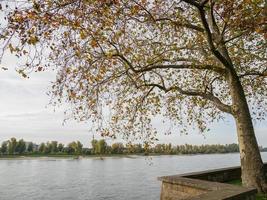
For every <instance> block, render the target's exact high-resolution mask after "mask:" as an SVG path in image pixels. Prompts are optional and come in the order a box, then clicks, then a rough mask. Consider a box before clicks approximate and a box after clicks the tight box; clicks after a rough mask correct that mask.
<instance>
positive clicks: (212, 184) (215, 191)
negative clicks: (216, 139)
mask: <svg viewBox="0 0 267 200" xmlns="http://www.w3.org/2000/svg"><path fill="white" fill-rule="evenodd" d="M264 167H265V171H266V175H267V163H266V164H265V165H264ZM240 177H241V169H240V167H231V168H223V169H217V170H208V171H202V172H196V173H188V174H180V175H174V176H164V177H160V178H159V180H160V181H162V186H161V197H160V199H161V200H183V199H188V200H189V199H190V200H201V199H202V200H255V194H256V192H257V190H256V189H254V188H245V187H240V186H235V185H230V184H226V183H225V182H229V181H232V180H237V179H240Z"/></svg>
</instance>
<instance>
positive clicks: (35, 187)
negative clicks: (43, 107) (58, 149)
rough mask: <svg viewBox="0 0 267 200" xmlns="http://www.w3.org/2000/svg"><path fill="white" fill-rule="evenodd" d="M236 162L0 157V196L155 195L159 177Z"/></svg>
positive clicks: (71, 199) (63, 199) (231, 157)
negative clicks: (13, 158) (0, 158)
mask: <svg viewBox="0 0 267 200" xmlns="http://www.w3.org/2000/svg"><path fill="white" fill-rule="evenodd" d="M262 157H263V160H264V161H267V153H263V154H262ZM236 165H239V155H238V154H221V155H219V154H216V155H193V156H155V157H152V159H151V160H150V159H148V158H145V157H141V156H140V157H139V156H138V157H132V158H105V159H104V160H100V159H96V158H86V159H81V160H72V159H52V158H51V159H48V160H44V159H33V160H0V199H1V200H108V199H114V200H150V199H151V200H156V199H159V195H160V182H159V181H157V177H159V176H164V175H173V174H179V173H186V172H192V171H200V170H207V169H214V168H222V167H230V166H236Z"/></svg>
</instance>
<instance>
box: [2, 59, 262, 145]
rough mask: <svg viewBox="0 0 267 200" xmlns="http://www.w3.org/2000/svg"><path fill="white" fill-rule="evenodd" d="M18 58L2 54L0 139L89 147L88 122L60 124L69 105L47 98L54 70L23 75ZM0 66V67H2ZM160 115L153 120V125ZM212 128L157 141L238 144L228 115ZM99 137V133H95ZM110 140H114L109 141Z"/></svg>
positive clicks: (258, 132)
mask: <svg viewBox="0 0 267 200" xmlns="http://www.w3.org/2000/svg"><path fill="white" fill-rule="evenodd" d="M17 65H19V60H17V59H16V58H15V57H13V56H10V55H8V56H5V59H4V60H2V63H1V67H7V68H8V70H7V71H4V70H1V69H0V142H2V141H5V140H7V139H9V138H11V137H16V138H23V139H24V140H26V141H33V142H35V143H41V142H46V141H53V140H57V141H59V142H62V143H64V144H67V143H69V142H71V141H74V140H80V141H81V142H82V143H83V144H84V146H90V141H91V139H92V134H93V133H92V132H90V122H87V123H79V122H76V121H72V120H69V121H67V122H66V123H65V124H63V122H64V119H65V118H66V116H64V110H65V109H66V108H67V106H68V105H63V106H61V107H56V108H54V107H52V106H51V105H49V100H50V97H49V96H48V95H47V94H46V93H47V92H48V91H49V87H50V86H51V81H53V80H54V79H55V74H54V73H53V72H38V73H32V74H31V75H30V78H29V79H25V78H22V77H21V76H20V75H19V74H18V73H17V72H16V71H15V68H16V66H17ZM1 67H0V68H1ZM161 121H162V118H158V119H155V123H154V124H155V125H156V126H162V125H160V124H161ZM254 125H255V131H256V136H257V138H258V142H259V145H262V146H267V136H266V134H267V123H266V121H265V122H259V123H256V124H254ZM210 128H211V131H210V132H209V133H207V134H205V135H201V134H199V133H197V132H194V131H190V132H192V133H190V134H188V135H181V134H180V132H179V129H177V131H175V132H176V133H175V134H172V135H165V134H163V127H158V129H159V134H158V138H159V142H161V143H169V142H171V143H173V144H185V143H187V144H197V145H201V144H227V143H237V137H236V130H235V124H234V121H233V119H232V118H231V117H226V120H225V121H222V122H219V123H216V124H213V125H211V127H210ZM95 137H96V138H97V139H98V138H100V136H98V135H97V134H95ZM108 141H109V142H115V141H110V140H108Z"/></svg>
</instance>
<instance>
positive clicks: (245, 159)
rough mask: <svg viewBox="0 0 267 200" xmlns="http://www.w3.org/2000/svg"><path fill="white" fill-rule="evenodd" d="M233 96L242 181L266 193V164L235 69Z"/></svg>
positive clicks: (231, 77)
mask: <svg viewBox="0 0 267 200" xmlns="http://www.w3.org/2000/svg"><path fill="white" fill-rule="evenodd" d="M228 83H229V87H230V93H231V97H232V103H233V106H232V109H233V110H232V112H233V116H234V118H235V122H236V127H237V135H238V141H239V151H240V159H241V171H242V183H243V185H244V186H247V187H255V188H257V190H258V192H260V193H266V192H267V184H266V177H265V172H264V165H263V162H262V159H261V155H260V151H259V147H258V143H257V139H256V136H255V132H254V128H253V123H252V119H251V115H250V111H249V107H248V103H247V101H246V97H245V93H244V89H243V87H242V85H241V82H240V80H239V78H238V76H237V74H236V72H235V71H234V70H232V71H231V72H229V74H228Z"/></svg>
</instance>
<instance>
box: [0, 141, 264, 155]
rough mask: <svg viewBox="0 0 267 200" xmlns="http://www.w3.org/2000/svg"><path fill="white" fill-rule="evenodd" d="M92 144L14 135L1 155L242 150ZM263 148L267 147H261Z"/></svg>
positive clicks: (233, 149)
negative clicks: (28, 139) (30, 139)
mask: <svg viewBox="0 0 267 200" xmlns="http://www.w3.org/2000/svg"><path fill="white" fill-rule="evenodd" d="M91 146H92V147H91V148H84V147H83V144H82V143H81V142H80V141H73V142H71V143H69V144H68V145H66V146H65V145H64V144H62V143H58V142H57V141H51V142H46V143H41V144H39V145H37V144H34V143H33V142H26V141H24V140H23V139H20V140H17V139H16V138H11V139H10V140H8V141H4V142H2V144H1V148H0V153H1V155H27V154H28V155H31V154H43V155H60V154H62V155H108V154H212V153H234V152H239V147H238V145H237V144H226V145H220V144H216V145H190V144H185V145H172V144H171V143H170V144H156V145H154V146H152V147H149V148H147V147H146V146H145V145H141V144H126V145H124V144H123V143H120V142H117V143H113V144H111V145H108V144H107V142H106V141H105V140H104V139H100V140H95V139H93V140H92V141H91ZM260 149H261V150H262V151H267V148H262V147H260Z"/></svg>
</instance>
